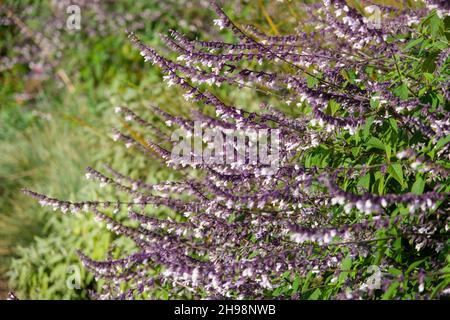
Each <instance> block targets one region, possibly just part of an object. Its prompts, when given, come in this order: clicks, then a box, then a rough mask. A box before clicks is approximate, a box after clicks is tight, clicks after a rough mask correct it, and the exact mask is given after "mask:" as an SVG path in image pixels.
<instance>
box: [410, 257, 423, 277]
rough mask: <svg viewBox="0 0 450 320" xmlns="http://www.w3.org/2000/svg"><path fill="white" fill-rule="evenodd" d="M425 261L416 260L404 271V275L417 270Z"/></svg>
mask: <svg viewBox="0 0 450 320" xmlns="http://www.w3.org/2000/svg"><path fill="white" fill-rule="evenodd" d="M425 260H426V259H422V260H417V261H415V262H413V263H411V264H410V265H409V267H408V269H407V270H406V272H405V274H409V273H410V272H411V271H413V270H414V269H415V268H417V267H418V266H420V265H421V264H422V263H423V262H425Z"/></svg>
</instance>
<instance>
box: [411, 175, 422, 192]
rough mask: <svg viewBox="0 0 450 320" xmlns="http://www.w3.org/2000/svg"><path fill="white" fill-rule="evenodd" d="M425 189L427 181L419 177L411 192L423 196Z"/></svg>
mask: <svg viewBox="0 0 450 320" xmlns="http://www.w3.org/2000/svg"><path fill="white" fill-rule="evenodd" d="M424 189H425V181H424V180H423V179H422V177H421V176H418V177H417V178H416V181H415V182H414V184H413V185H412V187H411V192H413V193H415V194H422V193H423V190H424Z"/></svg>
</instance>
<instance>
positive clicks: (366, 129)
mask: <svg viewBox="0 0 450 320" xmlns="http://www.w3.org/2000/svg"><path fill="white" fill-rule="evenodd" d="M374 120H375V117H373V116H372V117H369V118H367V120H366V123H365V125H364V130H363V139H364V140H366V139H367V137H368V136H369V133H370V127H371V126H372V123H373V121H374Z"/></svg>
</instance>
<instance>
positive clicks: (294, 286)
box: [292, 274, 300, 293]
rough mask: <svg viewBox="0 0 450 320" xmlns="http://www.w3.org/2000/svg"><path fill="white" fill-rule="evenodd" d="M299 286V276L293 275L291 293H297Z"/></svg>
mask: <svg viewBox="0 0 450 320" xmlns="http://www.w3.org/2000/svg"><path fill="white" fill-rule="evenodd" d="M299 285H300V276H299V275H298V274H296V275H295V279H294V282H293V283H292V292H293V293H294V292H297V291H298V287H299Z"/></svg>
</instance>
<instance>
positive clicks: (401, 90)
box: [394, 83, 408, 99]
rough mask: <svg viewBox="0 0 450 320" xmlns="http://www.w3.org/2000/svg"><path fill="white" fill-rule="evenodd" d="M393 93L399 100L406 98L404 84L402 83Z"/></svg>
mask: <svg viewBox="0 0 450 320" xmlns="http://www.w3.org/2000/svg"><path fill="white" fill-rule="evenodd" d="M394 93H395V94H396V95H397V96H398V97H400V98H401V99H407V98H408V87H407V86H406V84H405V83H402V84H401V85H400V86H398V87H397V88H395V89H394Z"/></svg>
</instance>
